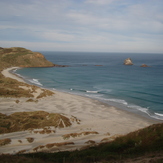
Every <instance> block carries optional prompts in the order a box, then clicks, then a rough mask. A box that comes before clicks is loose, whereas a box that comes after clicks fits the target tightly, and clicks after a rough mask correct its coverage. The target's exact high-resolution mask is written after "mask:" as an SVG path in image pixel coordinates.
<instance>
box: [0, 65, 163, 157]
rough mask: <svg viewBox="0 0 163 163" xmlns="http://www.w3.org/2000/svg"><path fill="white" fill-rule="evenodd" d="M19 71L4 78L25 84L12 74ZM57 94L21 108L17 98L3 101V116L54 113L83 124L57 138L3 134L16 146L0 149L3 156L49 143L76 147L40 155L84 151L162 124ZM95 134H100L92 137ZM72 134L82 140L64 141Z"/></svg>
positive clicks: (0, 102)
mask: <svg viewBox="0 0 163 163" xmlns="http://www.w3.org/2000/svg"><path fill="white" fill-rule="evenodd" d="M16 68H18V67H13V68H8V69H5V70H3V71H2V74H3V75H4V76H5V77H10V78H13V77H14V79H16V80H18V81H21V82H25V81H24V80H23V79H21V78H20V77H19V76H16V75H14V74H12V73H10V72H9V71H11V70H13V69H16ZM20 79H21V80H20ZM40 89H42V88H40ZM53 92H54V93H55V94H54V95H52V96H48V97H44V98H42V99H39V100H38V102H37V103H35V102H30V103H29V102H28V103H27V102H26V99H25V98H20V99H19V101H20V102H19V103H18V104H17V103H15V98H7V99H6V98H0V108H1V110H0V112H1V113H3V114H4V113H5V114H12V113H14V112H23V111H26V112H28V111H46V112H50V113H60V114H64V115H66V116H68V117H70V116H74V117H76V118H78V119H79V120H80V121H81V122H80V124H75V123H73V124H72V126H71V127H66V128H62V129H57V130H56V133H53V134H52V133H50V134H35V133H32V134H31V133H30V131H21V132H14V133H9V134H1V135H0V139H5V138H8V137H12V143H11V144H9V145H6V146H2V147H1V148H0V153H10V154H15V153H17V152H19V151H21V150H24V153H26V152H27V153H29V152H35V151H34V148H36V147H38V146H41V145H43V146H46V145H47V144H49V143H61V142H64V143H66V142H73V143H74V144H73V145H72V144H71V145H65V146H61V147H53V148H50V149H49V148H47V147H45V148H42V149H39V150H38V151H49V150H50V151H54V152H56V151H58V150H75V149H81V148H83V147H85V146H88V145H95V144H99V143H101V142H107V141H111V140H113V139H114V138H116V137H118V136H120V135H125V134H128V133H130V132H133V131H136V130H139V129H141V128H144V127H147V126H149V125H152V124H155V123H160V122H161V121H159V120H154V119H150V118H145V117H143V116H141V115H137V114H135V113H132V112H128V111H125V110H121V109H119V108H116V107H113V106H110V105H108V104H106V103H103V102H101V101H98V100H96V99H91V98H88V97H83V96H79V95H72V94H69V93H63V92H59V91H56V90H55V91H53ZM82 132H90V134H89V135H83V134H81V135H80V134H79V133H82ZM93 132H96V133H98V134H91V133H93ZM71 133H78V134H79V135H80V136H77V137H70V138H69V139H66V140H65V139H63V136H64V135H65V134H71ZM22 135H23V136H22ZM29 136H30V137H33V138H34V140H35V141H34V142H33V143H28V142H27V141H26V140H25V139H26V138H27V137H29ZM18 140H21V141H22V143H20V142H18ZM90 140H92V142H93V141H94V142H95V143H94V144H89V143H88V144H87V143H86V142H88V141H90ZM90 142H91V141H90Z"/></svg>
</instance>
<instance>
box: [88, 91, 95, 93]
mask: <svg viewBox="0 0 163 163" xmlns="http://www.w3.org/2000/svg"><path fill="white" fill-rule="evenodd" d="M86 92H87V93H98V91H86Z"/></svg>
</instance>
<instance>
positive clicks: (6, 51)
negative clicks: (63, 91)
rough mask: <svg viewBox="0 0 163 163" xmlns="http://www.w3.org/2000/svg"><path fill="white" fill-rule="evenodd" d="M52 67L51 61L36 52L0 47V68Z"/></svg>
mask: <svg viewBox="0 0 163 163" xmlns="http://www.w3.org/2000/svg"><path fill="white" fill-rule="evenodd" d="M14 66H18V67H52V66H54V64H53V63H51V62H49V61H47V60H46V59H45V57H44V56H43V55H42V54H41V53H38V52H32V51H31V50H28V49H25V48H20V47H13V48H0V68H1V69H3V68H7V67H14Z"/></svg>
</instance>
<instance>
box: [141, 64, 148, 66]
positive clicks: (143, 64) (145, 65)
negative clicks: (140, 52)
mask: <svg viewBox="0 0 163 163" xmlns="http://www.w3.org/2000/svg"><path fill="white" fill-rule="evenodd" d="M140 67H149V66H148V65H146V64H142V65H141V66H140Z"/></svg>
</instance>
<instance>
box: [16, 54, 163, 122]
mask: <svg viewBox="0 0 163 163" xmlns="http://www.w3.org/2000/svg"><path fill="white" fill-rule="evenodd" d="M41 53H42V54H43V55H44V56H45V58H46V59H47V60H49V61H51V62H53V63H55V64H59V65H67V66H68V67H50V68H22V69H17V70H16V71H15V73H17V74H19V75H20V76H22V77H23V78H24V79H25V81H27V82H28V83H32V84H35V85H37V86H40V87H44V88H48V89H52V90H59V91H63V92H68V93H71V94H77V95H81V96H86V97H89V98H93V99H97V100H99V101H102V102H104V103H107V104H109V105H113V106H115V107H118V108H120V109H123V110H127V111H130V112H134V113H136V114H142V115H143V116H148V117H151V118H155V119H160V120H163V54H147V53H143V54H140V53H99V52H45V51H43V52H41ZM126 58H131V59H132V61H133V64H134V65H132V66H125V65H123V63H124V60H125V59H126ZM142 64H147V65H148V66H150V67H145V68H144V67H140V66H141V65H142ZM97 109H98V108H97Z"/></svg>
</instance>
